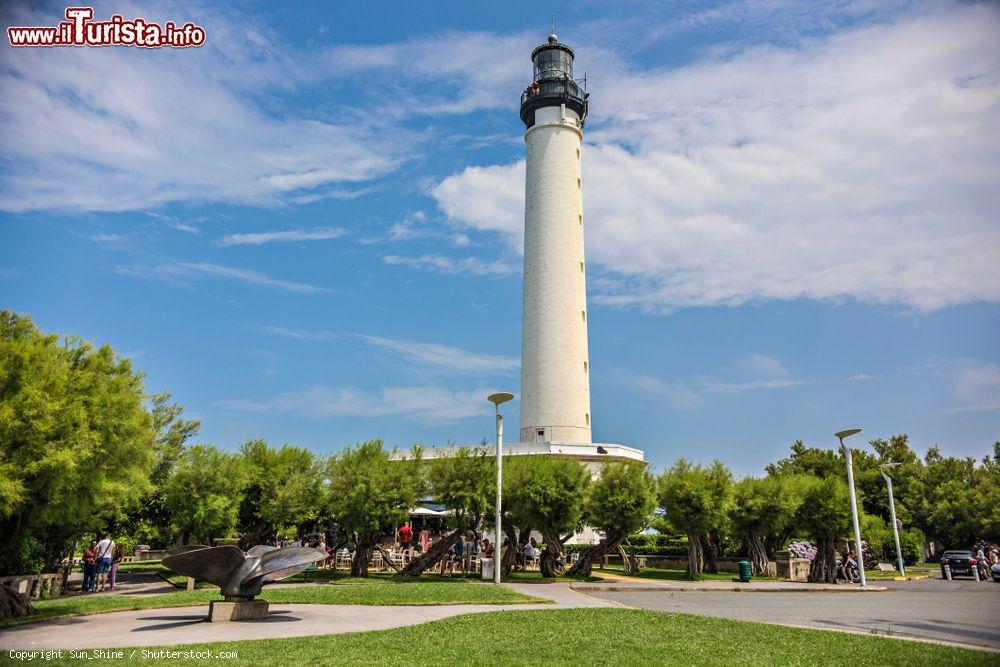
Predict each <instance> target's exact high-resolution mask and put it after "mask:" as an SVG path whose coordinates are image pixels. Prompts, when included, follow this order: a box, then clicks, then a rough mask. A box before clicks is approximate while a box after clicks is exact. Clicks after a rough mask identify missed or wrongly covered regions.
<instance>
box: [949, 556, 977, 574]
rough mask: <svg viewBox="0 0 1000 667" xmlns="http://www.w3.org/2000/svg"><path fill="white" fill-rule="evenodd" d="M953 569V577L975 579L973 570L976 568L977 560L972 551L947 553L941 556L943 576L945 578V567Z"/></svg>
mask: <svg viewBox="0 0 1000 667" xmlns="http://www.w3.org/2000/svg"><path fill="white" fill-rule="evenodd" d="M945 565H947V566H948V567H950V568H951V576H953V577H958V576H962V577H975V576H976V575H975V574H974V573H973V568H975V567H976V559H975V558H973V556H972V552H971V551H945V552H944V555H943V556H941V576H942V577H944V566H945Z"/></svg>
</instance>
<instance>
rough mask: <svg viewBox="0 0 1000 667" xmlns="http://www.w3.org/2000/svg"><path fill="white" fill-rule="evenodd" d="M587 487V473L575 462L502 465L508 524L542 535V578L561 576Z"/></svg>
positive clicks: (515, 460) (521, 459)
mask: <svg viewBox="0 0 1000 667" xmlns="http://www.w3.org/2000/svg"><path fill="white" fill-rule="evenodd" d="M589 485H590V472H589V471H588V470H587V468H586V466H584V465H583V464H582V463H580V462H579V461H576V460H574V459H569V458H556V457H551V456H516V457H511V458H510V460H509V462H507V463H504V492H503V498H504V505H505V512H506V515H507V520H509V521H511V522H512V523H513V524H514V525H516V526H518V527H520V528H528V529H535V530H538V531H539V532H540V533H541V534H542V539H543V540H545V550H544V551H543V552H542V557H541V561H540V567H541V571H542V576H544V577H555V576H558V575H559V574H560V573H559V571H558V569H557V564H558V562H559V561H560V560H561V556H562V555H563V553H562V552H563V549H562V545H563V544H564V543H565V541H566V540H567V539H569V538H570V537H572V536H573V534H574V533H575V532H577V531H578V530H579V529H580V527H581V524H582V522H583V513H584V503H585V501H586V498H587V489H588V487H589Z"/></svg>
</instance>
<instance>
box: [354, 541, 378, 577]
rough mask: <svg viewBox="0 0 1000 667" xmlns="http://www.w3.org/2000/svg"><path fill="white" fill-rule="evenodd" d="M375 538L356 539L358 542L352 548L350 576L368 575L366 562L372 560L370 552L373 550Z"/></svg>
mask: <svg viewBox="0 0 1000 667" xmlns="http://www.w3.org/2000/svg"><path fill="white" fill-rule="evenodd" d="M375 542H376V538H372V537H364V538H359V539H358V544H357V546H356V547H355V548H354V560H353V561H351V576H352V577H365V578H367V577H368V563H370V562H371V560H372V553H374V551H375Z"/></svg>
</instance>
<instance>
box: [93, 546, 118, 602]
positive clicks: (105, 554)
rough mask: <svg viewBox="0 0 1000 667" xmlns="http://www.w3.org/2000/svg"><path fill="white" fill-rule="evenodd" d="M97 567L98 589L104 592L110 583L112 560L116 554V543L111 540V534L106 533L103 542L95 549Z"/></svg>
mask: <svg viewBox="0 0 1000 667" xmlns="http://www.w3.org/2000/svg"><path fill="white" fill-rule="evenodd" d="M95 551H96V552H97V553H96V556H95V560H96V567H97V570H96V571H97V589H98V590H100V591H103V590H104V587H105V586H106V585H107V583H108V572H109V571H110V570H111V559H112V557H113V556H114V554H115V541H114V540H112V539H111V533H104V536H103V537H102V538H101V541H100V542H98V543H97V546H96V547H95Z"/></svg>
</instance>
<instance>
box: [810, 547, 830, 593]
mask: <svg viewBox="0 0 1000 667" xmlns="http://www.w3.org/2000/svg"><path fill="white" fill-rule="evenodd" d="M809 581H811V582H814V583H826V584H835V583H837V553H836V551H835V550H834V548H833V540H832V539H829V538H823V539H820V540H817V544H816V559H815V560H813V562H812V565H810V566H809Z"/></svg>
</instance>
